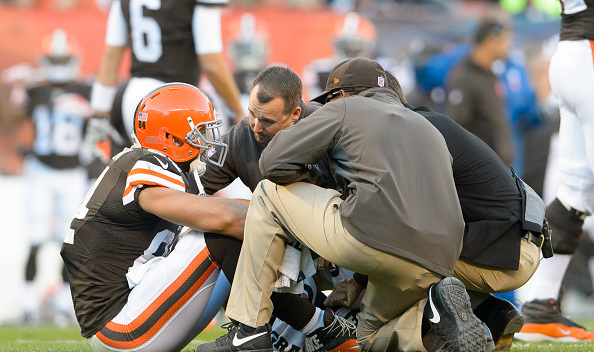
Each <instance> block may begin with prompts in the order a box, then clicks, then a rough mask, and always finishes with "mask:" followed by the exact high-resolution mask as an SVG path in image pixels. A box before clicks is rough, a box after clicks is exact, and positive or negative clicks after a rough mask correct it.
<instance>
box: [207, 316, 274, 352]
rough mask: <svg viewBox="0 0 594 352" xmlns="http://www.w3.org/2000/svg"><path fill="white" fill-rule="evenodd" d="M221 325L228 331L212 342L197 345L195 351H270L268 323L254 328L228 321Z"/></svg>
mask: <svg viewBox="0 0 594 352" xmlns="http://www.w3.org/2000/svg"><path fill="white" fill-rule="evenodd" d="M221 327H222V328H225V329H227V330H228V331H229V332H228V333H226V334H225V335H223V336H221V337H219V338H218V339H216V340H214V341H213V342H209V343H204V344H202V345H200V346H198V347H197V348H196V352H225V351H254V352H272V340H271V338H270V326H269V325H268V324H266V325H264V326H259V327H257V328H256V329H254V328H250V327H248V326H246V325H244V324H239V323H235V322H230V323H227V324H223V325H222V326H221ZM251 330H253V331H251ZM248 331H251V332H248Z"/></svg>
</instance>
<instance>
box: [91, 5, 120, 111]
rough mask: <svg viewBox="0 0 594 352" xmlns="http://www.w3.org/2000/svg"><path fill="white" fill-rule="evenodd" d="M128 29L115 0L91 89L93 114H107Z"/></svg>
mask: <svg viewBox="0 0 594 352" xmlns="http://www.w3.org/2000/svg"><path fill="white" fill-rule="evenodd" d="M127 37H128V29H127V27H126V20H125V19H124V15H123V13H122V7H121V5H120V1H118V0H115V1H114V2H113V3H112V5H111V9H110V11H109V17H108V18H107V30H106V32H105V51H104V53H103V58H102V60H101V64H100V66H99V72H98V75H97V80H96V81H95V83H94V84H93V89H92V91H91V107H92V108H93V110H94V115H103V116H108V114H109V111H111V107H112V105H113V100H114V98H115V94H116V90H117V87H116V85H117V83H118V70H119V67H120V62H121V61H122V57H123V55H124V50H125V49H126V45H127Z"/></svg>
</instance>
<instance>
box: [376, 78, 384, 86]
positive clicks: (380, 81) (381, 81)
mask: <svg viewBox="0 0 594 352" xmlns="http://www.w3.org/2000/svg"><path fill="white" fill-rule="evenodd" d="M384 84H385V80H384V77H382V76H378V77H377V85H378V86H380V87H383V86H384Z"/></svg>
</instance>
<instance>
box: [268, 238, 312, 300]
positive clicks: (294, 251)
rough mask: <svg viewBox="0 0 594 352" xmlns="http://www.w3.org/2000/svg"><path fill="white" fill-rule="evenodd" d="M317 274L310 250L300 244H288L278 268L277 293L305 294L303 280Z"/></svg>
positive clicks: (275, 288)
mask: <svg viewBox="0 0 594 352" xmlns="http://www.w3.org/2000/svg"><path fill="white" fill-rule="evenodd" d="M315 273H316V268H315V266H314V262H313V259H312V258H311V252H310V251H309V248H307V247H305V246H302V245H301V244H300V243H297V244H292V243H287V245H286V247H285V254H284V255H283V260H282V261H281V264H280V266H279V268H278V279H277V280H276V283H275V285H274V290H275V291H276V292H288V293H296V294H301V293H303V279H305V278H306V277H309V276H312V275H313V274H315Z"/></svg>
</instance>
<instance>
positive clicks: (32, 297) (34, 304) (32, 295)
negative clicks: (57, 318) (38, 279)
mask: <svg viewBox="0 0 594 352" xmlns="http://www.w3.org/2000/svg"><path fill="white" fill-rule="evenodd" d="M39 306H40V297H39V292H38V291H37V285H35V282H34V281H25V290H24V292H23V310H24V312H25V313H29V314H39Z"/></svg>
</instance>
